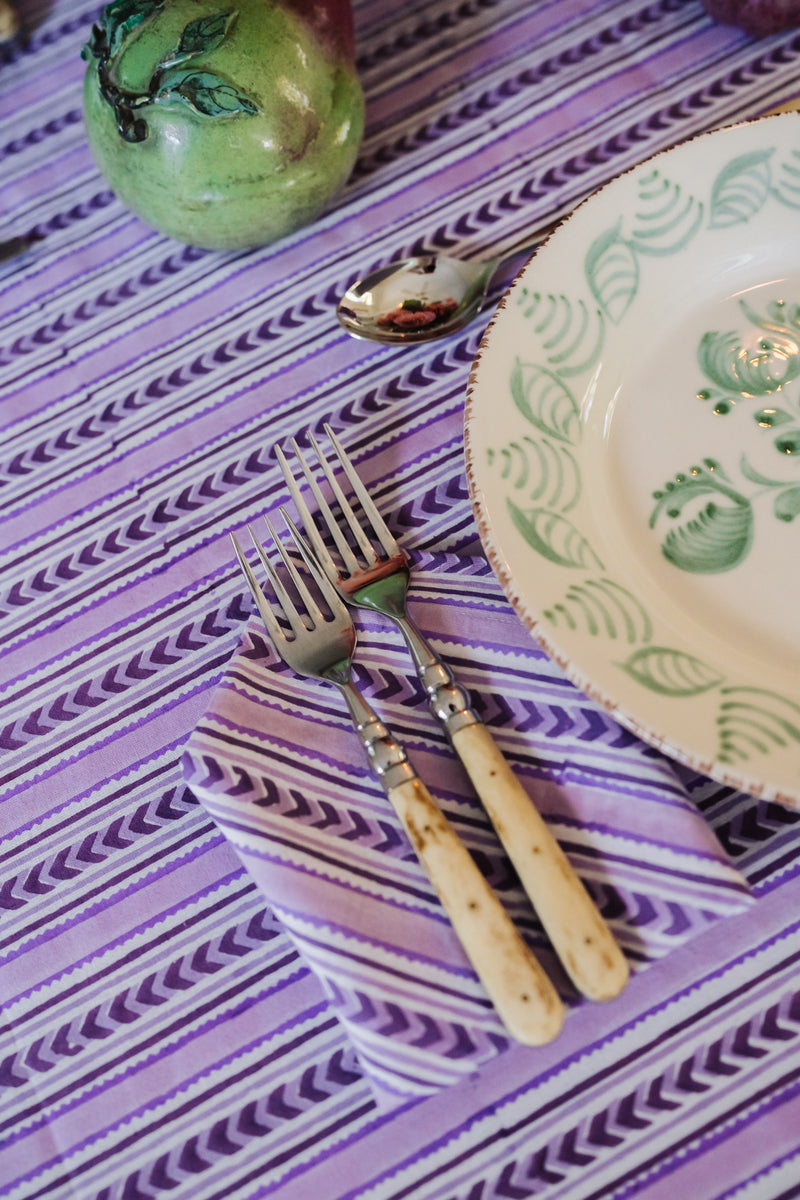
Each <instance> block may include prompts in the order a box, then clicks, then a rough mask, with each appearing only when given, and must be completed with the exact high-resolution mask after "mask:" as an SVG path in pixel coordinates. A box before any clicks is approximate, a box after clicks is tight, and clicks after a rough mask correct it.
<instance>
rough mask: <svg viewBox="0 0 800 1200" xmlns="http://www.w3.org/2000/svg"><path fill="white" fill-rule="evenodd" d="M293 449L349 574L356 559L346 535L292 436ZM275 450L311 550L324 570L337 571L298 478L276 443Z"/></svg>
mask: <svg viewBox="0 0 800 1200" xmlns="http://www.w3.org/2000/svg"><path fill="white" fill-rule="evenodd" d="M312 443H313V437H312ZM292 448H293V449H294V452H295V455H296V457H297V461H298V463H299V464H300V469H301V470H302V472H303V475H304V476H305V480H306V483H307V484H308V486H309V488H310V489H311V491H312V493H313V496H314V499H315V501H316V504H317V509H318V511H319V514H320V516H321V517H322V520H323V521H324V522H325V525H326V526H327V528H328V532H329V533H330V535H331V537H332V538H333V540H334V542H335V543H336V549H337V550H338V552H339V554H340V556H341V559H342V562H343V563H344V567H345V570H346V571H347V572H348V573H350V574H352V572H353V571H357V570H358V563H357V562H356V559H355V557H354V555H353V551H352V550H351V549H350V546H349V544H348V542H347V539H346V538H345V536H344V534H343V533H342V531H341V529H340V528H339V522H338V521H337V520H336V517H335V516H334V514H333V512H332V510H331V507H330V505H329V504H328V501H327V500H326V499H325V496H324V495H323V493H322V489H321V488H320V486H319V484H318V483H317V480H316V477H315V475H314V473H313V471H312V470H311V468H310V467H309V465H308V462H307V461H306V457H305V455H304V454H303V451H302V450H301V449H300V446H299V445H298V443H297V439H296V438H292ZM315 449H316V450H317V457H319V448H318V447H316V446H315ZM276 451H277V453H278V456H279V461H280V463H281V467H282V468H283V474H284V478H285V480H286V482H287V484H288V486H289V491H290V492H291V494H292V499H293V500H294V502H295V504H296V505H297V510H298V512H299V513H300V516H301V518H302V521H303V524H304V526H305V529H306V533H307V536H308V538H309V540H310V542H311V544H312V546H313V547H314V552H315V553H316V554H318V555H320V554H321V558H320V560H319V561H320V562H322V564H323V565H324V566H325V568H326V569H327V570H332V571H335V572H336V573H337V574H338V567H337V566H336V564H335V563H334V561H333V559H332V557H331V555H330V552H329V550H328V548H327V546H326V545H325V543H324V541H323V540H322V537H321V536H320V533H319V530H318V529H317V525H316V522H315V520H314V518H313V516H312V515H311V511H310V509H309V508H308V505H307V504H306V502H305V501H304V500H303V497H302V495H301V492H300V488H299V487H298V484H297V480H296V478H295V476H294V474H293V472H292V471H291V470H290V468H289V465H288V463H287V462H286V458H285V456H284V455H283V453H282V452H281V449H280V447H279V446H276ZM371 549H372V548H371V547H370V550H371ZM373 559H374V552H373Z"/></svg>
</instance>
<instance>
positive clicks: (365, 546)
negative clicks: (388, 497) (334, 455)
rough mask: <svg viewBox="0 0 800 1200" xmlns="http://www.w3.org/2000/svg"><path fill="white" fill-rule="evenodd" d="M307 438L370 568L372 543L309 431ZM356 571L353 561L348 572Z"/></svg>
mask: <svg viewBox="0 0 800 1200" xmlns="http://www.w3.org/2000/svg"><path fill="white" fill-rule="evenodd" d="M327 428H328V427H327V426H326V430H327ZM308 438H309V441H310V442H311V445H312V446H313V448H314V450H315V452H316V455H317V461H318V462H319V465H320V468H321V470H322V472H323V474H324V475H325V478H326V479H327V480H328V483H329V484H330V488H331V491H332V492H333V494H334V496H335V497H336V502H337V503H338V505H339V510H340V511H341V514H342V516H343V517H344V520H345V522H346V524H347V527H348V529H349V530H350V532H351V533H352V535H353V537H354V538H355V540H356V542H357V543H358V548H359V549H360V551H361V553H362V554H363V555H364V558H365V560H366V562H367V563H368V564H369V565H370V566H371V565H372V564H373V563H374V562H376V561H377V558H378V556H377V554H376V553H375V550H374V548H373V546H372V543H371V542H370V540H369V538H368V537H367V535H366V533H365V532H364V529H363V527H362V525H361V522H360V521H359V519H358V517H357V516H356V514H355V513H354V512H353V509H352V506H351V504H350V501H349V500H348V499H347V497H346V496H345V494H344V492H343V491H342V487H341V484H340V483H339V480H338V479H337V478H336V475H335V473H334V472H333V471H332V470H331V465H330V463H329V462H328V460H327V458H326V457H325V455H324V454H323V453H322V451H321V450H320V447H319V443H318V442H317V439H316V438H315V437H314V435H313V433H312V432H311V431H310V430H309V433H308ZM357 569H358V564H357V563H356V562H355V560H353V565H352V567H350V570H351V572H352V571H353V570H357Z"/></svg>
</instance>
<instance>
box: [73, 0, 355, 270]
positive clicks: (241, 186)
mask: <svg viewBox="0 0 800 1200" xmlns="http://www.w3.org/2000/svg"><path fill="white" fill-rule="evenodd" d="M83 53H84V58H86V59H87V61H88V68H87V71H86V78H85V81H84V117H85V121H86V130H87V134H88V138H89V145H90V147H91V150H92V153H93V155H94V157H95V160H96V162H97V164H98V166H99V168H100V170H101V171H102V172H103V174H104V175H105V177H106V179H107V180H108V181H109V183H110V184H111V186H112V188H113V189H114V191H115V192H116V193H117V195H118V196H119V198H120V199H121V200H122V201H123V203H124V204H126V205H127V206H128V207H129V208H130V209H131V210H132V211H133V212H135V213H136V214H137V215H138V216H140V217H141V218H142V219H143V220H144V221H146V222H147V223H148V224H149V225H151V226H153V228H155V229H157V230H159V231H160V232H161V233H165V234H168V235H169V236H171V237H174V238H177V239H178V240H179V241H182V242H188V243H191V244H193V245H196V246H203V247H207V248H209V249H234V248H241V247H249V246H258V245H265V244H266V243H268V242H272V241H275V240H277V239H278V238H281V237H283V236H285V235H286V234H287V233H291V232H292V230H294V229H298V228H299V227H300V226H302V225H305V224H307V223H308V222H310V221H313V220H314V218H315V217H317V216H318V215H319V213H320V212H321V211H322V209H323V208H324V207H325V206H326V205H327V204H328V203H329V202H330V201H331V199H332V198H333V197H334V196H335V195H336V193H337V192H338V191H339V189H340V188H341V187H342V186H343V184H344V183H345V182H346V180H347V178H348V176H349V174H350V172H351V170H352V167H353V164H354V162H355V158H356V154H357V153H358V149H359V146H360V144H361V138H362V135H363V129H364V98H363V93H362V90H361V85H360V82H359V79H358V75H357V72H356V69H355V65H354V56H353V23H352V11H351V8H350V0H231V4H230V6H228V5H226V3H225V0H113V3H111V4H109V5H108V6H107V7H106V8H105V9H104V10H103V13H102V16H101V19H100V22H99V24H98V25H96V26H94V28H93V30H92V36H91V39H90V41H89V43H88V45H87V46H86V47H85V48H84V52H83Z"/></svg>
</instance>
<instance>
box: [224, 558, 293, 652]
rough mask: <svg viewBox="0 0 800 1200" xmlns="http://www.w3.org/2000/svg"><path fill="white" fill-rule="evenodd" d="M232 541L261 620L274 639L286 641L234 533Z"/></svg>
mask: <svg viewBox="0 0 800 1200" xmlns="http://www.w3.org/2000/svg"><path fill="white" fill-rule="evenodd" d="M231 541H232V542H233V548H234V550H235V551H236V557H237V558H238V560H239V566H240V567H241V568H242V572H243V573H244V577H245V579H246V580H247V584H248V587H249V588H250V591H251V593H252V596H253V599H254V600H255V602H256V608H257V609H258V611H259V613H260V615H261V620H262V621H263V622H264V624H265V625H266V627H267V631H268V633H269V635H270V637H271V638H273V640H274V639H276V638H277V639H278V640H279V641H285V636H284V633H283V630H282V629H281V627H280V625H279V624H278V622H277V620H276V618H275V613H274V612H273V611H272V605H271V604H270V603H269V601H268V600H267V597H266V596H265V595H264V592H263V591H262V588H261V584H260V583H259V582H258V580H257V579H256V577H255V575H254V574H253V568H252V567H251V566H250V563H249V562H248V561H247V559H246V558H245V555H244V551H243V550H242V547H241V546H240V545H239V543H238V541H237V540H236V537H235V535H234V534H231ZM259 557H261V556H260V555H259Z"/></svg>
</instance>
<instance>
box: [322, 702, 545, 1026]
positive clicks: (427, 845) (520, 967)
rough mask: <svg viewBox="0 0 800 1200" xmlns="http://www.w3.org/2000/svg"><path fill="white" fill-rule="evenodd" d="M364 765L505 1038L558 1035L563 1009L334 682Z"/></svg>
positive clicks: (478, 877)
mask: <svg viewBox="0 0 800 1200" xmlns="http://www.w3.org/2000/svg"><path fill="white" fill-rule="evenodd" d="M337 684H338V686H339V688H340V690H341V691H342V693H343V695H344V697H345V700H346V702H347V707H348V710H349V712H350V716H351V718H352V720H353V724H354V725H355V727H356V731H357V732H358V736H359V739H360V741H361V744H362V746H363V747H364V750H365V751H366V754H367V758H368V759H369V761H370V765H371V766H372V769H373V771H374V773H375V775H376V776H377V778H378V779H379V780H380V781H381V783H382V785H383V787H384V789H385V791H386V795H387V796H388V797H389V800H390V801H391V803H392V805H393V806H394V809H395V811H396V813H397V815H398V816H399V818H400V820H401V821H402V823H403V826H404V827H405V829H406V832H407V833H408V836H409V838H410V840H411V843H412V845H413V847H414V849H415V851H416V853H417V856H418V858H419V860H420V862H421V864H422V866H423V867H424V869H425V871H426V872H427V874H428V878H429V879H430V881H431V883H432V885H433V887H434V889H435V890H436V893H437V895H438V897H439V899H440V900H441V902H442V906H443V907H444V909H445V912H446V913H447V915H448V917H449V918H450V922H451V924H452V926H453V928H454V930H455V932H456V935H457V937H458V938H459V940H460V942H461V945H462V946H463V948H464V951H465V953H466V955H467V957H468V958H469V960H470V962H471V963H472V965H473V967H474V968H475V971H476V972H477V975H478V977H479V979H480V980H481V983H482V984H483V986H484V987H485V989H486V991H487V992H488V994H489V997H490V999H491V1001H492V1003H493V1005H494V1007H495V1009H496V1011H497V1013H498V1015H499V1017H500V1019H501V1020H502V1022H503V1024H504V1025H505V1027H506V1029H507V1030H508V1032H509V1034H511V1036H512V1037H514V1038H516V1039H517V1041H519V1042H523V1043H524V1044H525V1045H529V1046H540V1045H543V1044H544V1043H545V1042H550V1041H552V1040H553V1038H555V1037H556V1036H557V1034H558V1033H559V1032H560V1030H561V1026H562V1024H563V1021H564V1006H563V1004H562V1002H561V1000H560V998H559V995H558V993H557V991H556V990H555V987H554V986H553V984H552V982H551V981H550V979H549V978H548V976H547V975H546V974H545V972H544V970H543V969H542V967H541V964H540V963H539V961H538V960H537V958H536V957H535V955H534V954H533V953H532V951H531V950H530V949H529V948H528V947H527V946H526V945H525V942H524V941H523V940H522V938H521V937H520V935H519V933H518V931H517V930H516V928H515V927H514V925H513V923H512V921H511V919H510V917H509V916H508V913H507V912H506V910H505V909H504V908H503V906H502V904H501V903H500V901H499V899H498V898H497V896H496V895H495V893H494V892H493V891H492V889H491V887H490V886H489V883H488V881H487V880H486V879H485V878H484V876H483V875H482V874H481V872H480V870H479V869H478V866H477V864H476V862H475V860H474V859H473V858H472V855H471V854H470V853H469V851H468V850H467V848H466V846H465V845H464V843H463V842H462V841H461V839H460V838H459V836H458V834H457V833H456V831H455V830H454V829H453V826H452V825H451V824H450V822H449V821H448V820H447V818H446V816H445V815H444V813H443V812H442V811H441V809H440V808H439V807H438V805H437V804H436V802H435V801H434V800H433V798H432V796H431V794H430V792H429V791H428V789H427V788H426V787H425V784H424V783H423V782H422V780H421V779H420V778H419V776H418V775H417V774H416V772H415V770H414V768H413V766H412V765H411V763H410V762H409V761H408V757H407V755H406V752H405V750H404V749H403V747H402V746H401V745H400V744H399V743H398V742H397V741H395V739H394V738H393V737H392V735H391V733H390V732H389V730H388V729H387V728H386V726H385V725H384V724H383V723H382V721H380V720H379V718H378V717H377V716H376V715H375V713H374V712H373V710H372V709H371V707H370V706H369V704H368V703H367V701H366V700H365V699H364V697H363V696H362V695H361V693H360V692H359V691H358V689H357V688H356V687H355V686H354V685H353V684H352V683H351V682H350V681H347V682H342V681H341V680H337Z"/></svg>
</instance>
